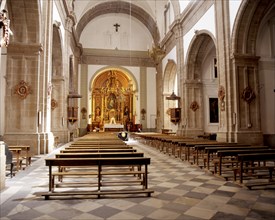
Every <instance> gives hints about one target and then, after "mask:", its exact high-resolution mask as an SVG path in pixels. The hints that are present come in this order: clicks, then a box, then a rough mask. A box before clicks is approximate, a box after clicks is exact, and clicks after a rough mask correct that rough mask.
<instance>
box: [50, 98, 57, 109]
mask: <svg viewBox="0 0 275 220" xmlns="http://www.w3.org/2000/svg"><path fill="white" fill-rule="evenodd" d="M57 106H58V104H57V101H56V100H55V99H52V100H51V108H52V110H54V109H55V108H56V107H57Z"/></svg>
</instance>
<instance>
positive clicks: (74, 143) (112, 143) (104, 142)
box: [71, 140, 126, 146]
mask: <svg viewBox="0 0 275 220" xmlns="http://www.w3.org/2000/svg"><path fill="white" fill-rule="evenodd" d="M78 145H126V143H125V142H123V141H121V140H117V141H115V140H110V141H104V140H101V141H98V140H96V141H76V142H73V143H71V146H78Z"/></svg>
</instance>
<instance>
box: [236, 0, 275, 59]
mask: <svg viewBox="0 0 275 220" xmlns="http://www.w3.org/2000/svg"><path fill="white" fill-rule="evenodd" d="M274 7H275V2H274V1H270V0H260V1H255V0H244V1H242V3H241V5H240V9H239V11H238V13H237V16H236V19H235V24H234V27H233V32H232V38H231V39H232V50H233V51H232V52H233V54H234V53H237V54H238V53H240V54H251V55H255V53H256V39H257V36H258V31H259V27H260V24H261V21H262V19H263V17H264V16H265V15H266V14H268V12H269V11H270V10H271V9H272V8H274Z"/></svg>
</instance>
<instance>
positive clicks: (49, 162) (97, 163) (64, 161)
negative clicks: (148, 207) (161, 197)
mask: <svg viewBox="0 0 275 220" xmlns="http://www.w3.org/2000/svg"><path fill="white" fill-rule="evenodd" d="M45 161H46V166H49V192H47V193H42V196H44V197H45V199H49V197H50V196H71V195H97V197H98V198H100V196H101V195H106V194H144V193H145V194H147V195H148V196H151V193H153V191H152V190H149V189H148V165H149V164H150V158H145V157H112V158H49V159H46V160H45ZM64 166H65V167H96V171H93V172H83V173H80V174H81V175H82V176H83V175H91V176H96V177H97V189H96V190H90V191H77V192H75V191H69V192H64V191H63V192H54V178H55V176H59V175H61V173H58V172H55V174H54V175H53V170H52V169H53V167H64ZM110 166H113V167H116V166H138V167H144V169H138V170H130V171H127V172H126V171H125V170H122V171H118V170H115V171H112V170H111V171H110V170H106V169H105V167H110ZM135 174H138V175H139V176H142V180H141V183H142V189H133V190H102V188H101V187H102V186H103V182H102V177H103V176H104V175H135ZM63 175H74V173H66V174H63ZM76 175H79V173H77V174H76ZM81 175H80V176H81Z"/></svg>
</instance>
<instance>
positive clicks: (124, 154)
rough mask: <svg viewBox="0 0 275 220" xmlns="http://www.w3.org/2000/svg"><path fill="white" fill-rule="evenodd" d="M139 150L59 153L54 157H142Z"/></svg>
mask: <svg viewBox="0 0 275 220" xmlns="http://www.w3.org/2000/svg"><path fill="white" fill-rule="evenodd" d="M143 156H144V154H143V153H140V152H101V153H98V152H95V153H87V152H85V153H59V154H55V157H56V158H108V157H143Z"/></svg>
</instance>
